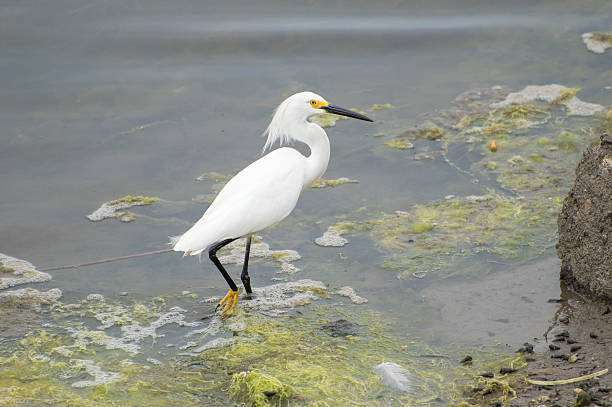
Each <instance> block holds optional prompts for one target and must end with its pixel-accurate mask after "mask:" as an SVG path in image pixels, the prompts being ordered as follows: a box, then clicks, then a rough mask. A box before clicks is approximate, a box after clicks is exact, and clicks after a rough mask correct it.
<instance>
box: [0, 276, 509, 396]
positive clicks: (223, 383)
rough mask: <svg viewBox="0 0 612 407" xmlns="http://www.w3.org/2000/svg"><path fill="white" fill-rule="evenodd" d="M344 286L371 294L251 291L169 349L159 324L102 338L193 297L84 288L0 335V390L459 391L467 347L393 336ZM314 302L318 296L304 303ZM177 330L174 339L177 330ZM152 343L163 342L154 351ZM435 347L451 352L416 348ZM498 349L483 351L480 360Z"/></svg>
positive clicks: (465, 377) (296, 287)
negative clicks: (403, 379)
mask: <svg viewBox="0 0 612 407" xmlns="http://www.w3.org/2000/svg"><path fill="white" fill-rule="evenodd" d="M330 296H331V297H330ZM342 296H348V297H349V298H351V301H353V302H355V303H363V302H365V301H366V300H365V299H364V298H362V297H359V296H358V295H357V293H355V291H354V290H353V289H352V288H350V287H342V288H341V289H339V290H328V289H327V287H325V285H324V284H323V283H321V282H318V281H311V280H300V281H297V282H291V283H284V284H276V285H273V286H269V287H261V288H256V289H255V296H254V298H253V299H251V300H245V301H241V302H240V303H239V304H238V307H237V308H236V310H235V312H234V313H232V314H231V315H229V316H225V317H223V318H222V317H220V316H219V315H213V317H212V318H211V319H209V320H208V326H207V327H205V328H204V329H197V330H192V331H190V332H188V331H189V329H184V328H180V326H179V328H177V329H172V331H166V332H168V333H169V334H170V332H172V334H171V335H172V336H173V339H172V341H173V343H171V344H170V343H168V344H167V345H172V347H170V348H168V347H164V346H163V345H164V344H165V343H166V342H167V340H166V341H164V336H163V334H155V333H154V332H153V334H152V335H149V334H148V333H147V334H146V336H142V335H140V336H139V337H140V338H151V340H152V343H151V345H150V346H151V348H152V349H151V350H149V351H148V354H147V355H142V356H140V355H139V354H136V353H135V352H131V351H130V350H129V349H126V348H121V347H113V346H107V345H108V343H107V342H106V339H107V338H113V335H114V333H115V332H117V331H118V330H120V331H122V332H124V333H126V335H127V336H126V338H128V337H129V338H131V336H130V333H131V332H136V331H138V332H140V330H139V329H137V327H138V326H144V327H146V326H159V321H165V319H164V316H167V315H168V314H169V313H177V314H180V315H183V316H184V314H185V313H187V312H188V311H187V310H186V309H185V308H182V307H177V306H171V304H170V303H171V302H174V301H180V302H181V305H182V306H184V307H186V308H192V307H193V306H194V305H196V302H198V300H196V299H194V298H191V297H189V296H184V295H180V296H177V297H175V298H174V299H173V298H172V297H167V298H165V299H152V300H151V301H148V302H135V303H133V304H121V303H118V302H115V301H111V300H109V299H106V298H104V297H102V296H100V295H89V296H88V298H89V299H87V300H83V301H81V302H79V303H74V304H61V303H60V304H54V305H53V306H50V307H47V308H46V309H45V310H44V311H43V312H42V313H41V316H43V317H44V318H45V319H47V320H50V321H52V324H46V325H47V326H48V328H46V329H45V330H39V331H36V332H31V333H29V334H28V335H26V336H25V338H23V339H15V340H13V341H11V342H8V341H2V342H0V387H2V388H3V389H6V391H3V393H2V395H0V400H1V401H2V403H3V404H5V405H19V404H24V403H25V404H28V403H29V404H41V405H59V406H62V405H63V406H94V407H110V406H128V407H131V406H134V407H135V406H142V405H150V406H159V407H161V406H168V405H183V406H188V407H189V406H196V405H229V404H231V403H232V401H234V402H241V403H245V404H246V405H252V406H266V405H278V404H281V405H303V404H306V405H312V406H328V405H363V406H366V405H367V406H371V405H375V406H376V405H378V406H389V405H398V406H399V405H406V404H414V403H419V402H425V403H426V402H427V401H428V400H429V401H431V400H440V402H441V403H446V404H452V403H454V402H458V401H459V400H460V398H461V397H462V396H461V395H460V394H459V392H458V388H460V387H461V386H463V385H464V384H466V383H468V382H469V381H470V380H472V379H471V378H472V377H473V375H470V372H469V370H468V369H466V368H465V367H464V366H461V365H460V364H459V363H456V362H452V360H456V359H458V354H459V352H465V349H444V350H440V349H432V348H430V347H429V346H427V345H425V344H424V343H422V342H420V341H416V340H409V339H407V338H406V337H405V336H402V337H400V336H398V335H395V334H392V333H390V330H389V326H387V325H386V324H385V323H384V322H382V318H381V316H380V315H374V314H371V313H364V312H355V311H353V309H352V308H350V307H353V305H351V304H346V303H347V302H348V300H344V299H343V298H342ZM124 298H125V297H124ZM326 298H330V299H331V298H333V299H334V300H332V301H330V300H327V301H326ZM338 299H341V301H342V302H343V303H344V305H342V303H340V304H339V303H338ZM312 300H317V301H316V303H317V305H314V304H313V305H308V306H304V305H307V304H310V303H311V301H312ZM198 303H199V302H198ZM202 303H204V304H206V303H209V301H208V300H204V301H203V302H202ZM213 306H214V305H211V307H213ZM296 306H302V308H300V312H299V313H297V312H287V311H289V310H291V309H292V308H294V307H296ZM92 317H93V319H94V321H97V322H99V323H101V325H100V326H98V327H97V330H93V329H91V328H90V326H91V320H92ZM179 319H180V320H182V319H181V318H179ZM177 320H178V319H177ZM336 320H346V321H348V322H347V323H349V324H350V325H351V326H353V327H355V329H354V331H353V332H352V334H351V335H346V336H330V335H329V332H327V331H326V329H325V328H324V327H325V326H326V325H329V323H330V321H336ZM156 321H157V322H156ZM194 324H195V323H191V322H190V323H186V324H184V325H183V326H187V327H188V326H194ZM199 324H202V322H199ZM179 325H180V324H179ZM160 327H161V326H160ZM124 328H127V329H124ZM181 329H183V331H182V333H183V335H182V336H180V337H179V338H178V343H176V342H174V341H176V340H177V338H176V336H177V332H175V331H180V330H181ZM197 336H199V338H197V339H196V338H194V337H197ZM115 338H116V337H115ZM126 341H127V339H126V340H125V341H124V343H128V342H126ZM159 342H161V343H159ZM203 342H204V344H203V346H200V344H202V343H203ZM181 343H184V345H181ZM196 346H199V348H197V349H195V351H193V352H190V353H189V354H188V355H185V356H181V354H180V353H179V354H178V355H175V356H168V355H167V353H168V350H171V349H177V350H178V349H181V350H185V349H189V348H194V347H196ZM160 347H161V349H160ZM154 349H160V350H159V352H158V353H157V354H156V355H154V356H155V357H154V358H152V357H150V356H153V355H151V351H152V350H154ZM440 353H447V354H449V355H451V357H450V358H449V359H439V360H438V359H435V360H429V359H424V358H422V357H420V356H422V355H430V354H440ZM473 354H474V355H480V354H481V352H480V351H478V350H475V351H474V352H473ZM500 358H502V356H501V355H500V354H495V355H487V354H486V353H482V358H481V361H482V363H491V362H492V361H494V360H499V359H500ZM382 361H386V362H388V363H395V364H398V365H401V366H402V367H403V368H404V369H405V370H406V372H407V374H409V375H410V376H411V377H413V378H414V388H413V391H411V392H398V391H396V390H394V389H392V388H390V387H388V386H387V385H386V384H385V383H384V382H383V380H382V379H381V377H380V376H378V375H377V374H376V373H375V371H374V368H375V366H377V365H379V364H380V363H381V362H382ZM476 363H479V362H476ZM479 366H480V365H479ZM483 366H484V365H483Z"/></svg>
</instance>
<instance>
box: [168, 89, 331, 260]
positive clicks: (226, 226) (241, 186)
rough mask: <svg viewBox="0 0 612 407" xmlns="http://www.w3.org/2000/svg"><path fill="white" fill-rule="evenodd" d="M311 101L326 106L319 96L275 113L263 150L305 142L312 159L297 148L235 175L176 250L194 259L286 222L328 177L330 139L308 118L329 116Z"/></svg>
mask: <svg viewBox="0 0 612 407" xmlns="http://www.w3.org/2000/svg"><path fill="white" fill-rule="evenodd" d="M311 100H316V101H318V102H323V104H324V105H327V102H325V99H323V98H322V97H321V96H319V95H317V94H316V93H312V92H301V93H297V94H295V95H293V96H290V97H289V98H287V99H286V100H285V101H283V102H282V103H281V104H280V105H279V106H278V108H277V109H276V111H275V113H274V116H273V117H272V121H271V123H270V125H269V126H268V129H267V130H266V132H267V134H268V139H267V141H266V146H265V147H264V149H268V148H270V147H271V146H272V145H274V143H275V142H276V141H279V142H280V144H281V145H282V144H285V143H287V142H290V141H292V140H294V139H295V140H299V141H302V142H304V143H306V144H308V146H309V147H310V150H311V154H310V156H309V157H304V156H303V155H302V154H301V153H300V152H298V151H297V150H295V149H293V148H288V147H283V148H279V149H277V150H274V151H272V152H270V153H268V154H266V155H265V156H263V157H261V158H260V159H259V160H257V161H255V162H253V163H252V164H251V165H249V166H248V167H246V168H245V169H243V170H242V171H240V172H239V173H238V174H236V175H235V176H234V177H233V178H232V179H231V180H230V181H229V182H228V183H227V184H226V185H225V186H224V187H223V189H222V190H221V192H219V195H217V197H216V198H215V200H214V201H213V203H212V204H211V205H210V206H209V207H208V209H207V210H206V212H205V213H204V215H203V216H202V217H201V218H200V220H198V221H197V222H196V223H195V224H194V225H193V226H192V227H191V229H189V230H188V231H187V232H185V233H184V234H183V235H182V236H180V237H179V238H178V240H177V241H176V243H175V244H174V247H173V250H174V251H178V252H184V253H185V254H191V255H196V254H199V253H201V252H202V251H203V250H205V249H207V248H208V247H209V246H210V245H212V244H214V243H216V242H220V241H222V240H225V239H233V238H238V237H241V236H246V235H248V234H251V233H255V232H258V231H260V230H262V229H264V228H266V227H268V226H271V225H274V224H275V223H278V222H280V221H281V220H283V219H284V218H285V217H287V215H289V213H291V211H292V210H293V208H295V205H296V203H297V200H298V198H299V196H300V193H301V191H303V190H304V189H306V188H307V187H309V186H310V185H311V184H312V183H313V182H314V181H315V180H316V179H317V178H319V177H320V176H321V175H323V173H324V172H325V169H326V168H327V164H328V162H329V151H330V150H329V139H328V138H327V134H326V133H325V131H324V130H323V129H322V128H321V127H320V126H319V125H317V124H315V123H311V122H309V121H308V118H309V117H310V116H313V115H316V114H322V113H325V111H323V110H321V109H320V108H314V107H313V106H312V105H311V103H309V102H310V101H311Z"/></svg>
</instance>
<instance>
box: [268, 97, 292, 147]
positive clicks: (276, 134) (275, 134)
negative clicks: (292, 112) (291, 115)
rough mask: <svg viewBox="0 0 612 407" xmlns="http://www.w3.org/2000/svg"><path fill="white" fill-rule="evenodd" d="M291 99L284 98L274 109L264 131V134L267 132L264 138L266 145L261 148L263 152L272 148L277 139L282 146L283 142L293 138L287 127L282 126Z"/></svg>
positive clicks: (287, 142)
mask: <svg viewBox="0 0 612 407" xmlns="http://www.w3.org/2000/svg"><path fill="white" fill-rule="evenodd" d="M291 101H292V99H291V98H287V99H285V100H284V101H283V102H282V103H281V104H280V105H278V107H277V108H276V110H275V111H274V115H273V116H272V121H271V122H270V125H269V126H268V128H267V129H266V131H265V132H264V135H266V134H267V135H268V138H267V139H266V145H265V146H264V148H263V153H265V152H266V151H268V150H269V149H270V148H272V146H273V145H274V143H276V142H277V141H278V142H279V144H280V145H281V146H282V145H284V144H289V143H290V142H291V141H292V140H293V139H292V138H291V136H290V135H289V133H288V132H287V128H286V127H285V126H284V123H285V122H286V120H287V118H286V115H287V109H288V108H289V105H290V104H291Z"/></svg>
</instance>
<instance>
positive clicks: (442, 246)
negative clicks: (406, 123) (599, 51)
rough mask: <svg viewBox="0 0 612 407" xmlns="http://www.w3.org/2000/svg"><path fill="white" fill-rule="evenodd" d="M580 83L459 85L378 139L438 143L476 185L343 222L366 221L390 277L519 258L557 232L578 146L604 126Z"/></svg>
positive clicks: (420, 149)
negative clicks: (438, 108) (422, 116)
mask: <svg viewBox="0 0 612 407" xmlns="http://www.w3.org/2000/svg"><path fill="white" fill-rule="evenodd" d="M579 91H580V89H572V88H566V87H563V86H560V85H546V86H528V87H526V88H525V89H523V90H522V91H520V92H515V93H510V92H509V90H508V89H506V88H503V87H500V86H496V87H493V88H489V89H476V90H472V91H468V92H465V93H463V94H461V95H459V96H458V97H457V99H456V100H455V101H454V105H455V106H456V107H454V108H453V109H449V110H447V111H443V112H438V113H436V114H435V115H434V114H431V115H430V117H429V120H428V121H427V122H426V123H424V124H423V125H421V126H419V127H417V128H415V129H412V130H408V131H405V132H404V133H402V134H400V135H399V136H396V137H393V138H391V139H389V140H386V141H384V142H385V144H386V145H387V146H390V147H395V146H397V145H411V146H414V148H413V149H410V150H405V151H397V148H391V149H388V151H387V154H396V155H397V154H404V155H405V158H406V159H407V160H410V159H416V158H417V157H419V156H420V155H423V154H425V153H427V154H429V153H430V152H431V149H436V148H437V149H438V151H439V156H441V157H442V158H443V160H444V161H445V162H446V163H447V164H448V165H449V166H451V167H452V168H453V169H454V170H455V171H457V172H458V173H459V174H461V175H462V176H465V177H469V178H471V181H472V182H473V183H474V184H475V185H479V186H480V187H481V188H482V193H481V194H479V195H470V196H454V195H449V196H445V197H440V199H439V200H436V201H433V202H429V203H425V204H421V205H414V206H412V207H409V208H397V209H398V210H397V211H396V212H395V213H394V214H385V215H383V216H376V217H374V218H373V219H369V220H366V221H363V220H356V222H354V223H353V224H352V227H351V228H350V229H351V230H350V231H353V232H357V231H364V230H365V231H368V233H369V235H370V236H371V237H372V238H373V239H374V241H375V242H376V244H377V246H378V247H380V248H381V249H383V251H384V252H385V253H386V259H385V260H384V261H383V263H382V266H383V267H384V268H388V269H391V270H394V271H396V272H397V273H398V277H399V278H406V277H417V278H422V277H424V276H426V275H427V274H428V273H430V272H442V273H444V275H449V274H451V273H465V272H466V270H468V269H469V270H472V271H474V272H475V273H477V272H478V271H477V270H475V269H474V267H473V263H474V256H481V257H480V260H481V261H480V262H479V263H486V262H493V263H496V262H500V261H502V262H505V263H512V262H514V263H518V262H524V261H527V260H532V259H534V258H536V257H537V256H539V255H541V254H542V253H543V252H545V251H546V250H547V249H549V248H552V247H553V246H554V244H555V242H556V237H557V233H556V219H557V214H558V212H559V210H560V208H561V203H562V200H563V197H564V196H565V194H566V193H567V191H568V189H569V187H570V186H571V182H572V180H573V173H574V169H575V166H576V164H577V162H578V160H579V159H580V155H581V154H582V151H583V150H584V149H585V148H586V147H588V146H589V145H591V144H592V143H595V142H598V140H599V132H600V131H604V130H606V129H608V128H609V123H608V122H609V116H610V108H604V106H601V105H596V104H592V103H586V102H583V101H581V100H580V99H578V98H577V97H576V94H577V93H578V92H579ZM433 135H435V137H434V136H433ZM351 217H353V216H352V215H351V214H349V215H347V216H346V217H345V218H348V219H350V218H351ZM353 218H354V219H359V218H361V219H363V215H362V214H359V215H355V216H354V217H353ZM344 223H345V224H347V223H346V222H344ZM345 229H346V228H345ZM350 231H348V230H347V231H345V232H350ZM484 268H486V267H484Z"/></svg>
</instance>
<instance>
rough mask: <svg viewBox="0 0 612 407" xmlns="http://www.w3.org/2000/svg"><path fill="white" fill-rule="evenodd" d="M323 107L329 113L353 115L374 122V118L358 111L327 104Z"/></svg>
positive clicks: (355, 117) (354, 117)
mask: <svg viewBox="0 0 612 407" xmlns="http://www.w3.org/2000/svg"><path fill="white" fill-rule="evenodd" d="M321 109H323V110H325V111H326V112H327V113H333V114H337V115H340V116H346V117H352V118H353V119H359V120H365V121H366V122H373V121H374V120H372V119H370V118H369V117H368V116H364V115H362V114H359V113H357V112H353V111H352V110H348V109H344V108H342V107H339V106H335V105H327V106H322V107H321Z"/></svg>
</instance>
